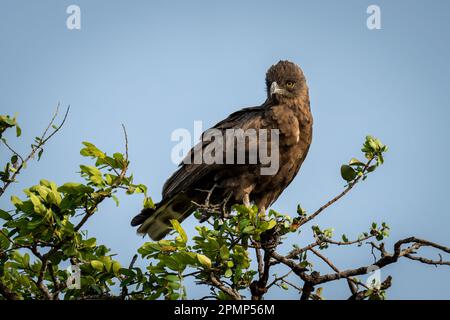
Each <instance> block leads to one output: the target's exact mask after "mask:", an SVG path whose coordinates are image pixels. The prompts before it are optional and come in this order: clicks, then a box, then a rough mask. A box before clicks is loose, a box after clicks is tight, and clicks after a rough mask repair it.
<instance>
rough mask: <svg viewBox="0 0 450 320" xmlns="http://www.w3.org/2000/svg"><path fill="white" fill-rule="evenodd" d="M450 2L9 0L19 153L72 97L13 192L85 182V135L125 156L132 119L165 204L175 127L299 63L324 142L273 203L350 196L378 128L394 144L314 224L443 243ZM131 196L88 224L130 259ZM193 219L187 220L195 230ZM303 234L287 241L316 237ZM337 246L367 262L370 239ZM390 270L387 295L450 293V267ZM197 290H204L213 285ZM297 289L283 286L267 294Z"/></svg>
mask: <svg viewBox="0 0 450 320" xmlns="http://www.w3.org/2000/svg"><path fill="white" fill-rule="evenodd" d="M70 4H77V5H79V6H80V8H81V30H73V31H70V30H68V29H67V28H66V24H65V22H66V18H67V14H66V12H65V11H66V8H67V7H68V6H69V5H70ZM370 4H377V5H379V6H380V8H381V18H382V29H381V30H373V31H371V30H368V29H367V27H366V19H367V16H368V15H367V14H366V8H367V7H368V6H369V5H370ZM449 11H450V3H449V2H448V1H432V2H430V1H395V2H394V1H382V0H371V1H364V0H363V1H361V0H351V1H341V2H339V3H338V2H337V1H331V0H330V1H314V2H312V1H245V2H244V1H239V2H238V1H227V2H225V1H221V2H218V1H194V0H193V1H170V2H164V3H163V2H162V1H158V2H156V1H114V2H112V1H101V0H98V1H82V0H79V1H56V0H53V1H49V0H47V1H39V2H38V1H33V2H32V1H17V0H14V1H12V0H7V1H5V0H2V1H1V2H0V39H1V50H0V70H1V72H0V92H1V94H0V113H1V114H5V113H6V114H8V113H9V114H13V113H15V112H18V114H19V121H20V124H21V126H22V127H23V129H24V133H23V138H22V139H21V140H20V141H17V143H15V146H16V147H17V149H19V150H22V151H25V150H26V148H27V147H28V146H29V143H28V141H31V140H32V139H33V137H34V136H36V135H38V134H39V133H40V132H42V130H43V129H44V128H45V126H46V123H47V121H48V120H49V118H50V117H51V114H52V112H53V110H54V108H55V106H56V104H57V103H58V102H61V104H62V106H65V105H68V104H70V105H71V106H72V109H71V113H70V116H69V119H68V122H67V125H66V126H65V127H64V129H63V130H62V131H61V133H60V134H59V135H57V136H56V137H55V138H54V139H53V141H51V143H50V144H49V145H48V147H47V149H46V152H45V154H44V156H43V159H42V160H41V162H38V163H33V164H32V165H30V166H29V168H28V169H27V170H26V171H25V172H24V173H23V174H22V175H21V177H20V185H18V186H14V188H11V189H10V190H9V195H11V194H20V193H21V189H22V188H24V187H25V186H28V185H31V184H36V183H37V182H38V181H39V179H41V178H47V179H50V180H54V181H56V182H58V183H63V182H66V181H73V180H75V181H78V180H79V177H78V174H77V173H76V172H77V170H78V165H79V164H80V163H81V162H82V161H85V160H84V159H82V157H81V156H80V155H79V149H80V147H81V141H86V140H87V141H91V142H93V143H95V144H97V145H98V146H99V147H100V148H102V149H103V150H105V151H107V152H115V151H119V150H123V138H122V132H121V127H120V125H121V123H124V124H125V125H126V127H127V130H128V135H129V140H130V143H129V147H130V158H131V161H132V165H131V171H132V172H133V173H134V175H135V177H136V180H139V182H142V183H145V184H147V185H148V186H149V190H150V194H151V195H152V196H153V198H154V199H155V200H156V201H157V200H159V199H160V192H161V187H162V184H163V183H164V181H165V179H166V178H167V177H168V176H169V175H170V174H171V173H172V172H173V171H174V170H175V168H176V165H175V164H173V163H172V162H171V161H170V152H171V148H172V147H173V146H174V144H175V143H174V142H172V141H170V134H171V132H172V131H173V130H174V129H177V128H187V129H189V130H192V129H193V123H194V121H195V120H202V121H203V123H204V126H205V127H208V126H210V125H213V124H214V123H216V122H217V121H219V120H221V119H222V118H224V117H225V116H227V115H228V114H229V113H231V112H233V111H234V110H236V109H239V108H241V107H245V106H252V105H258V104H260V103H262V102H263V101H264V98H265V88H264V75H265V71H266V69H267V68H268V67H269V66H270V65H272V64H273V63H276V62H277V61H278V60H280V59H289V60H292V61H294V62H296V63H298V64H299V65H300V66H301V67H302V68H303V70H304V73H305V75H306V77H307V81H308V84H309V87H310V95H311V109H312V112H313V115H314V139H313V144H312V146H311V149H310V153H309V155H308V158H307V160H306V161H305V163H304V165H303V167H302V169H301V172H300V174H299V175H298V176H297V178H296V179H295V180H294V181H293V183H292V184H291V185H290V186H289V188H288V189H287V190H286V191H285V192H284V193H283V195H282V196H281V197H280V198H279V200H278V201H277V202H276V203H275V204H274V206H273V208H274V209H276V210H278V211H281V212H285V213H291V214H292V215H294V214H295V208H296V205H297V203H301V204H302V206H303V207H304V208H306V209H307V210H309V211H313V210H314V209H316V208H318V207H319V206H320V205H322V204H323V203H324V202H326V201H327V200H329V199H330V198H331V197H333V196H334V195H335V194H337V193H338V192H340V191H341V190H342V188H343V185H344V183H343V181H342V179H341V178H340V175H339V167H340V165H341V164H342V163H344V162H346V161H348V160H349V159H350V158H351V157H353V156H355V155H359V149H360V145H361V143H362V142H363V139H364V137H365V135H367V134H373V135H375V136H377V137H379V138H380V139H381V140H382V141H383V142H384V143H386V144H387V145H388V146H389V147H390V150H389V153H388V154H387V155H386V164H385V165H384V166H383V167H382V168H380V170H378V171H377V172H376V173H375V174H374V175H373V176H371V177H370V178H369V179H368V180H367V181H365V182H364V183H363V184H361V185H359V186H358V187H357V188H356V189H355V190H354V191H352V192H351V194H350V195H349V196H347V197H346V198H345V199H343V200H342V201H340V202H339V203H338V204H336V205H334V206H333V207H332V208H330V209H329V210H328V211H327V212H326V213H324V214H323V215H322V216H320V218H319V219H317V223H318V224H320V225H321V226H323V227H334V228H335V231H336V233H337V234H338V235H339V234H342V233H345V234H347V235H348V236H349V237H356V236H357V235H358V234H359V233H360V232H361V231H365V230H366V229H367V228H368V227H369V225H370V223H371V222H372V221H378V222H381V221H386V222H387V223H389V224H390V225H391V227H392V235H391V238H390V240H388V241H387V244H388V246H387V247H388V248H390V247H391V245H392V242H393V241H394V240H395V239H400V238H403V237H407V236H410V235H415V236H418V237H422V238H427V239H429V240H432V241H436V242H440V243H443V244H447V245H448V244H449V242H450V233H449V231H448V228H449V226H450V216H449V205H448V197H449V188H448V181H449V178H450V174H449V171H448V169H447V168H446V161H447V159H448V158H449V157H450V151H449V148H448V137H449V133H450V129H449V126H448V124H447V123H448V119H449V116H450V111H449V102H450V90H449V84H450V81H449V74H450V62H449V60H448V57H449V56H450V45H449V42H448V32H449V29H450V21H449V19H448V12H449ZM0 150H1V151H0V152H1V159H2V160H5V159H6V150H5V148H4V147H1V148H0ZM121 200H122V201H121V206H120V207H119V208H116V207H115V205H114V204H113V203H112V202H111V203H105V204H102V207H101V210H100V212H99V214H98V215H96V216H94V218H93V219H92V221H90V222H89V224H88V229H89V232H90V234H91V235H95V236H96V237H98V239H99V241H100V242H102V243H105V244H107V245H108V246H110V247H111V248H112V249H113V251H115V252H118V253H119V257H120V260H121V261H122V262H123V263H124V264H126V263H127V261H129V259H130V257H131V256H132V255H133V253H134V252H135V250H136V248H138V247H139V246H140V245H141V244H142V243H143V241H144V240H143V239H141V238H139V237H137V236H136V234H135V231H134V230H133V229H132V228H131V227H130V226H129V221H130V219H131V217H132V216H134V215H135V214H136V213H137V212H138V211H139V210H140V206H141V200H142V199H141V198H139V197H131V198H130V197H128V198H127V197H125V196H123V197H121ZM0 205H1V206H2V207H5V206H8V202H7V200H5V199H2V200H1V201H0ZM195 223H197V222H196V221H195V220H194V219H189V220H188V221H186V223H185V224H184V225H185V226H186V229H187V230H188V231H190V232H191V234H192V230H193V226H194V225H195ZM308 233H309V230H305V231H304V232H303V233H302V235H301V236H299V237H297V238H295V239H294V238H292V239H291V240H290V241H288V242H287V245H288V244H291V243H294V242H295V243H298V244H300V245H302V244H306V243H307V242H308V241H309V240H310V237H309V235H308ZM287 245H286V247H284V248H285V250H287V249H288V246H287ZM330 253H331V254H330V257H331V258H332V259H334V261H335V263H336V265H337V266H338V267H339V268H341V269H344V268H347V267H351V266H357V265H365V264H368V263H370V262H371V261H372V258H371V255H370V250H369V248H368V247H363V248H359V249H358V248H355V249H347V250H346V249H337V250H332V251H330ZM428 253H430V252H428ZM430 254H432V253H430ZM431 257H434V258H436V256H431ZM322 269H323V270H324V271H325V268H322ZM322 269H321V270H322ZM388 274H390V275H392V276H393V278H394V279H393V286H392V288H391V289H390V290H389V291H388V297H389V298H392V299H402V298H403V299H408V298H412V299H414V298H426V299H431V298H447V299H448V298H450V288H449V287H448V285H447V284H448V283H449V280H450V273H449V270H448V268H435V267H433V266H427V265H421V264H418V263H416V262H413V261H401V262H399V263H398V264H395V265H392V266H389V267H388V268H386V269H383V270H382V276H384V277H385V276H387V275H388ZM206 290H207V289H206ZM347 291H348V289H347V288H346V285H345V283H340V284H333V285H330V286H328V287H326V288H325V291H324V295H325V296H326V297H328V298H346V297H347V296H348V292H347ZM189 292H190V297H192V298H196V297H200V296H202V293H204V292H205V291H204V290H203V291H202V289H200V288H199V287H197V286H196V287H194V288H193V289H192V290H189ZM296 297H297V295H296V293H294V292H284V291H282V290H279V291H277V290H275V291H274V292H273V293H270V294H269V295H268V298H296Z"/></svg>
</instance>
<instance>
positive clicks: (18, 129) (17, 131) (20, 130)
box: [16, 124, 22, 137]
mask: <svg viewBox="0 0 450 320" xmlns="http://www.w3.org/2000/svg"><path fill="white" fill-rule="evenodd" d="M21 134H22V129H20V127H19V126H18V125H17V124H16V137H20V136H21Z"/></svg>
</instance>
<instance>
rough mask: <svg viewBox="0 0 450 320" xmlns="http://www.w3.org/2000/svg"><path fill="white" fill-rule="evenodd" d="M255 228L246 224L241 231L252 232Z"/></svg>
mask: <svg viewBox="0 0 450 320" xmlns="http://www.w3.org/2000/svg"><path fill="white" fill-rule="evenodd" d="M254 230H255V227H254V226H247V227H245V228H244V230H242V233H252V232H253V231H254Z"/></svg>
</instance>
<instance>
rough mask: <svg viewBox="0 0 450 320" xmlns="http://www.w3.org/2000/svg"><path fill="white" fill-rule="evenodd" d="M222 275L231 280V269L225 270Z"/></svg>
mask: <svg viewBox="0 0 450 320" xmlns="http://www.w3.org/2000/svg"><path fill="white" fill-rule="evenodd" d="M224 275H225V277H226V278H231V277H232V276H233V271H232V270H231V269H227V271H225V274H224Z"/></svg>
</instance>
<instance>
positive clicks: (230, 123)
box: [163, 104, 266, 198]
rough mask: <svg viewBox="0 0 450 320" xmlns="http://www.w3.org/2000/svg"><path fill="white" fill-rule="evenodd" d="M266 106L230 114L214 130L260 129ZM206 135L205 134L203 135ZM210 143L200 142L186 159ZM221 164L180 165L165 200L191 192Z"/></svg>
mask: <svg viewBox="0 0 450 320" xmlns="http://www.w3.org/2000/svg"><path fill="white" fill-rule="evenodd" d="M265 106H266V104H263V105H262V106H257V107H249V108H244V109H241V110H239V111H236V112H234V113H232V114H230V115H229V116H228V117H227V118H226V119H224V120H222V121H220V122H218V123H217V124H216V125H215V126H213V127H212V128H214V129H219V130H226V129H231V128H236V129H237V128H240V129H244V130H245V129H249V128H254V129H258V128H259V126H260V125H261V118H262V116H263V114H264V110H265ZM203 134H204V133H203ZM209 143H210V142H209V141H202V142H199V143H198V144H197V145H196V146H195V147H194V148H192V149H191V150H190V151H189V153H188V155H187V156H186V158H188V157H189V158H191V159H192V155H193V154H194V152H203V150H204V148H205V147H206V146H207V145H208V144H209ZM186 158H185V159H186ZM219 166H221V165H219V164H217V165H215V164H204V163H201V164H195V163H191V164H188V163H185V161H182V162H181V163H180V168H179V169H178V170H177V171H176V172H175V173H174V174H173V175H172V176H171V177H170V178H169V179H168V180H167V181H166V183H165V184H164V186H163V198H168V197H169V198H170V197H172V196H174V195H176V194H178V193H179V192H183V191H186V190H189V189H190V188H191V187H192V186H193V185H194V184H195V183H196V182H197V181H199V180H200V179H202V178H203V177H205V176H206V175H208V174H209V173H211V172H213V171H215V170H216V169H217V168H218V167H219Z"/></svg>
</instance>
